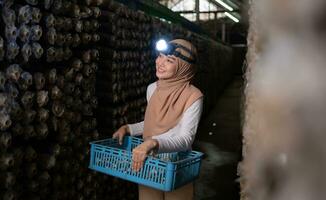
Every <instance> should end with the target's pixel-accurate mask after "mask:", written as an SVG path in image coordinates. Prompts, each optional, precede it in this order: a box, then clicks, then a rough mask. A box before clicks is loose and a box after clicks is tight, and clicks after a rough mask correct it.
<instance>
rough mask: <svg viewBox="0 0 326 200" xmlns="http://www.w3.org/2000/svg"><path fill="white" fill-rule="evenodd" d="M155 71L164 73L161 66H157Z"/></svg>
mask: <svg viewBox="0 0 326 200" xmlns="http://www.w3.org/2000/svg"><path fill="white" fill-rule="evenodd" d="M157 71H158V72H159V73H164V72H165V70H164V69H162V68H160V67H159V68H157Z"/></svg>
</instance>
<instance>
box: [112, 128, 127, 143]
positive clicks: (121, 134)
mask: <svg viewBox="0 0 326 200" xmlns="http://www.w3.org/2000/svg"><path fill="white" fill-rule="evenodd" d="M128 133H130V130H129V127H128V125H123V126H121V127H120V128H119V129H118V130H117V131H116V132H115V133H113V136H112V138H113V139H118V140H119V144H120V145H122V141H123V137H124V136H125V135H127V134H128Z"/></svg>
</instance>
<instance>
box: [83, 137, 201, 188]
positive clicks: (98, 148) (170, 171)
mask: <svg viewBox="0 0 326 200" xmlns="http://www.w3.org/2000/svg"><path fill="white" fill-rule="evenodd" d="M142 142H143V140H142V139H139V138H136V137H130V136H127V137H124V141H123V144H122V145H119V143H118V141H117V140H116V139H105V140H100V141H95V142H91V143H90V144H91V158H90V165H89V168H90V169H93V170H95V171H99V172H102V173H105V174H109V175H112V176H115V177H119V178H122V179H125V180H128V181H131V182H134V183H138V184H142V185H146V186H148V187H152V188H156V189H158V190H162V191H172V190H174V189H177V188H179V187H181V186H183V185H185V184H187V183H189V182H192V181H193V180H195V179H196V178H197V177H198V175H199V171H200V165H201V158H202V156H203V153H201V152H197V151H189V152H178V153H162V154H158V155H156V156H155V157H152V156H149V157H148V158H147V159H146V161H145V163H144V166H143V168H142V169H141V170H140V171H138V172H135V171H133V170H132V168H131V158H132V149H133V148H134V147H136V146H138V145H139V144H141V143H142Z"/></svg>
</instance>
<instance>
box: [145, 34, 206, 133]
mask: <svg viewBox="0 0 326 200" xmlns="http://www.w3.org/2000/svg"><path fill="white" fill-rule="evenodd" d="M170 43H175V44H180V45H182V46H184V47H186V48H188V49H189V50H191V52H192V54H193V55H195V56H196V54H197V52H196V49H195V47H194V46H193V45H192V44H191V43H189V42H188V41H186V40H182V39H176V40H172V41H170ZM176 51H179V52H180V53H181V54H182V55H184V56H186V57H188V58H192V57H191V55H190V54H189V53H188V52H187V51H184V50H183V49H180V48H177V49H176ZM192 59H193V58H192ZM177 62H178V63H177V69H176V73H175V75H174V76H173V77H171V78H170V79H165V80H161V79H159V80H158V81H157V88H156V90H155V91H154V93H153V95H152V96H151V98H150V100H149V102H148V105H147V108H146V112H145V119H144V133H143V137H144V138H148V137H150V136H154V135H160V134H162V133H164V132H166V131H168V130H169V129H171V128H173V127H174V126H176V125H177V123H178V122H179V121H180V119H181V117H182V114H183V113H184V112H185V111H186V110H187V108H189V107H190V106H191V105H192V103H194V102H195V101H196V100H197V99H199V98H200V97H202V96H203V94H202V93H201V92H200V90H199V89H197V88H196V87H195V86H193V85H191V84H190V81H191V80H192V79H193V77H194V75H195V68H194V67H195V66H194V65H192V64H190V63H188V62H186V61H184V60H182V59H180V58H177Z"/></svg>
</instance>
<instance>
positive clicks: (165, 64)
mask: <svg viewBox="0 0 326 200" xmlns="http://www.w3.org/2000/svg"><path fill="white" fill-rule="evenodd" d="M176 71H177V58H176V57H175V56H170V55H168V56H166V55H164V54H162V53H160V54H159V55H158V56H157V58H156V76H157V78H159V79H169V78H171V77H172V76H173V75H174V74H175V73H176Z"/></svg>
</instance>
